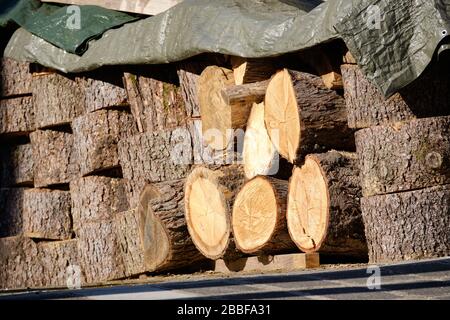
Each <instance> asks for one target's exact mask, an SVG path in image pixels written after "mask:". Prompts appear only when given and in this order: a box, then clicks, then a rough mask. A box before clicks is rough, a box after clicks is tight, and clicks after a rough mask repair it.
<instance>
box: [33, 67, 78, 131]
mask: <svg viewBox="0 0 450 320" xmlns="http://www.w3.org/2000/svg"><path fill="white" fill-rule="evenodd" d="M32 90H33V104H34V112H35V118H36V127H37V128H38V129H39V128H50V127H55V126H61V125H65V124H69V123H71V122H72V120H73V119H74V118H75V117H77V116H79V115H81V114H83V113H84V111H85V109H86V107H85V105H84V101H85V96H84V91H83V90H82V88H81V87H80V86H79V85H78V84H77V83H76V82H75V80H73V79H70V78H68V77H65V76H63V75H60V74H57V73H54V74H49V75H45V76H38V77H33V83H32Z"/></svg>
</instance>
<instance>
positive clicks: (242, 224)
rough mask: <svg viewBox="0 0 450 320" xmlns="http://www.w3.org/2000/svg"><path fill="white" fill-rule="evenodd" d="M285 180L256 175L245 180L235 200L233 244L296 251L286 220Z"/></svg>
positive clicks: (267, 250) (255, 251) (261, 251)
mask: <svg viewBox="0 0 450 320" xmlns="http://www.w3.org/2000/svg"><path fill="white" fill-rule="evenodd" d="M287 192H288V182H287V181H283V180H278V179H274V178H271V177H262V176H261V177H256V178H254V179H252V180H250V181H248V182H247V183H245V184H244V186H243V187H242V189H241V190H240V191H239V193H238V195H237V196H236V200H235V201H234V206H233V216H232V220H231V221H232V223H231V225H232V227H233V236H234V241H235V243H236V246H237V248H238V249H239V250H241V251H242V252H245V253H252V254H281V253H290V252H293V251H296V250H297V248H296V246H295V243H294V242H292V240H291V238H290V236H289V233H288V229H287V224H286V205H287Z"/></svg>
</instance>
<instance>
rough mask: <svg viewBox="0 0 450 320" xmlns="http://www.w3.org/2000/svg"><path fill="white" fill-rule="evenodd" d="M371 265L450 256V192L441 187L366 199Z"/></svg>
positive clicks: (362, 202) (447, 188)
mask: <svg viewBox="0 0 450 320" xmlns="http://www.w3.org/2000/svg"><path fill="white" fill-rule="evenodd" d="M361 206H362V213H363V217H364V224H365V226H366V236H367V241H368V246H369V257H370V262H371V263H387V262H393V261H402V260H416V259H424V258H434V257H442V256H448V255H449V254H450V189H449V187H448V186H437V187H432V188H427V189H422V190H415V191H411V192H402V193H395V194H388V195H382V196H375V197H369V198H363V199H362V201H361Z"/></svg>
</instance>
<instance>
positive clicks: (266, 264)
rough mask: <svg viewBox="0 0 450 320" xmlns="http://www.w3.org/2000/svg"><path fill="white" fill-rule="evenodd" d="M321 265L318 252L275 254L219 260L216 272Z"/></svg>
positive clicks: (284, 268)
mask: <svg viewBox="0 0 450 320" xmlns="http://www.w3.org/2000/svg"><path fill="white" fill-rule="evenodd" d="M318 267H320V257H319V254H318V253H294V254H284V255H275V256H269V255H264V256H258V257H246V258H241V259H238V260H234V261H231V262H230V261H225V260H223V259H220V260H217V261H216V265H215V268H214V271H215V272H220V273H233V272H270V271H279V270H283V271H291V270H303V269H312V268H318Z"/></svg>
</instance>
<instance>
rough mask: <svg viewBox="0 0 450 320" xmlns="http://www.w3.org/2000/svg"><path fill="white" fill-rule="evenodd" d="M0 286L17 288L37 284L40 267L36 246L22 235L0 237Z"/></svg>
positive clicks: (40, 271) (40, 272)
mask: <svg viewBox="0 0 450 320" xmlns="http://www.w3.org/2000/svg"><path fill="white" fill-rule="evenodd" d="M0 265H1V266H2V267H1V268H0V288H2V289H19V288H22V289H24V288H29V287H34V286H36V284H39V282H40V277H41V275H42V267H41V265H40V263H39V257H38V248H37V246H36V244H35V243H34V242H33V240H31V239H28V238H25V237H23V236H15V237H8V238H0Z"/></svg>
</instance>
